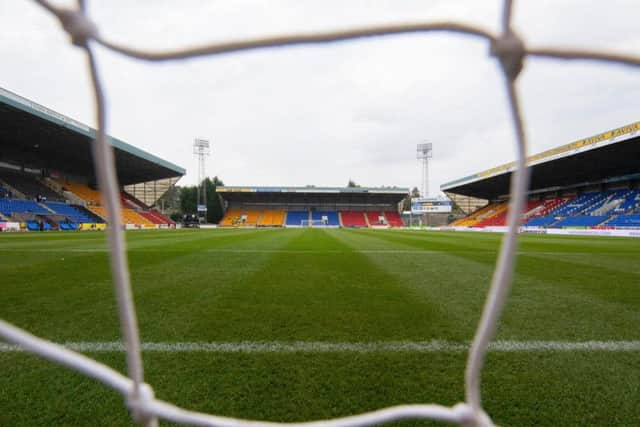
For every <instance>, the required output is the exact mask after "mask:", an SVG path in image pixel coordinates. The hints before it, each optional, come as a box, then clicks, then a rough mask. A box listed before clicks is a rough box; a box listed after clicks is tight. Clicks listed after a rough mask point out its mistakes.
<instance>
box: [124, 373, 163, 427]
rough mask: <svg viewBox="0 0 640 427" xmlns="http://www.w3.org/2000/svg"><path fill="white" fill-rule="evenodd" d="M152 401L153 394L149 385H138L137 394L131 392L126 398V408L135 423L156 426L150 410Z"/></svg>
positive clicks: (153, 398)
mask: <svg viewBox="0 0 640 427" xmlns="http://www.w3.org/2000/svg"><path fill="white" fill-rule="evenodd" d="M154 400H155V394H154V393H153V388H151V386H150V385H149V384H146V383H142V384H140V387H138V392H137V393H136V392H135V391H133V390H132V391H131V393H130V394H129V395H128V396H127V406H128V407H129V410H131V416H132V417H133V419H134V420H135V421H136V422H138V423H141V424H143V425H156V423H155V416H154V415H153V413H152V412H151V409H150V407H151V404H152V403H153V401H154Z"/></svg>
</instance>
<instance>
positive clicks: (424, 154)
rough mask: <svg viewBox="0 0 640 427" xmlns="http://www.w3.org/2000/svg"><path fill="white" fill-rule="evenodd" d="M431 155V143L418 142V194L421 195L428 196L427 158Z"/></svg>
mask: <svg viewBox="0 0 640 427" xmlns="http://www.w3.org/2000/svg"><path fill="white" fill-rule="evenodd" d="M432 157H433V144H432V143H430V142H423V143H422V144H418V148H417V149H416V158H417V159H418V160H421V161H422V182H421V187H422V188H421V191H420V194H421V196H422V197H429V159H431V158H432Z"/></svg>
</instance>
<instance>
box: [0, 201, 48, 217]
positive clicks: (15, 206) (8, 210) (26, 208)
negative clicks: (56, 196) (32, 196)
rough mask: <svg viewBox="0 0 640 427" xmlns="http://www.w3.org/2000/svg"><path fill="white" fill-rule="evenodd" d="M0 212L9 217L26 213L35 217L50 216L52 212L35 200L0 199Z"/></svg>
mask: <svg viewBox="0 0 640 427" xmlns="http://www.w3.org/2000/svg"><path fill="white" fill-rule="evenodd" d="M0 212H1V213H2V214H3V215H4V216H7V217H11V216H14V215H15V214H16V213H18V214H21V213H26V214H33V215H48V214H51V213H52V212H51V211H50V210H48V209H46V208H45V207H43V206H42V205H40V204H39V203H36V202H34V201H33V200H21V199H0Z"/></svg>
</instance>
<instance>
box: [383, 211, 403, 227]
mask: <svg viewBox="0 0 640 427" xmlns="http://www.w3.org/2000/svg"><path fill="white" fill-rule="evenodd" d="M384 216H385V218H387V224H389V225H390V226H391V227H404V222H402V218H400V215H399V214H398V212H395V211H385V212H384Z"/></svg>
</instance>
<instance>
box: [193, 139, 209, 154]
mask: <svg viewBox="0 0 640 427" xmlns="http://www.w3.org/2000/svg"><path fill="white" fill-rule="evenodd" d="M209 150H210V145H209V140H207V139H204V138H196V139H195V140H194V142H193V154H198V155H205V156H206V155H209V153H210V151H209Z"/></svg>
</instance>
